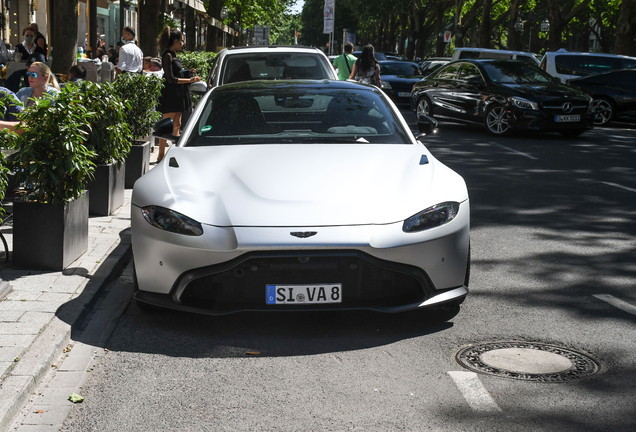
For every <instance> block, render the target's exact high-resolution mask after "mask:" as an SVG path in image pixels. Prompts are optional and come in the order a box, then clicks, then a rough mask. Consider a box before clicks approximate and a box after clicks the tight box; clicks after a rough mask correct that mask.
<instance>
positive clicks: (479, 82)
mask: <svg viewBox="0 0 636 432" xmlns="http://www.w3.org/2000/svg"><path fill="white" fill-rule="evenodd" d="M466 84H468V85H469V86H471V87H483V86H484V85H485V83H484V80H483V79H482V78H481V77H480V76H473V77H470V78H468V79H467V80H466Z"/></svg>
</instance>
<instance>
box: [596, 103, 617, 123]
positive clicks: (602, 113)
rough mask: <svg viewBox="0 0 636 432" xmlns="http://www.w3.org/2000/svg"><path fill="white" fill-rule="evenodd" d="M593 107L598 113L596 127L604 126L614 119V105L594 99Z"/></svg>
mask: <svg viewBox="0 0 636 432" xmlns="http://www.w3.org/2000/svg"><path fill="white" fill-rule="evenodd" d="M592 106H593V107H594V111H595V112H596V114H595V115H594V124H595V125H597V126H599V125H604V124H605V123H608V122H609V121H610V119H611V118H612V104H610V103H609V102H608V101H606V100H604V99H594V100H593V101H592Z"/></svg>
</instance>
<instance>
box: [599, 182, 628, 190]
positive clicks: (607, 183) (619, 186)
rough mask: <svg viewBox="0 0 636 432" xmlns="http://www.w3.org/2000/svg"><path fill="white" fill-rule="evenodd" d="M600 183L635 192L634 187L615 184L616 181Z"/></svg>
mask: <svg viewBox="0 0 636 432" xmlns="http://www.w3.org/2000/svg"><path fill="white" fill-rule="evenodd" d="M601 183H603V184H606V185H608V186H614V187H617V188H621V189H625V190H627V191H630V192H636V189H632V188H630V187H627V186H623V185H619V184H616V183H610V182H601Z"/></svg>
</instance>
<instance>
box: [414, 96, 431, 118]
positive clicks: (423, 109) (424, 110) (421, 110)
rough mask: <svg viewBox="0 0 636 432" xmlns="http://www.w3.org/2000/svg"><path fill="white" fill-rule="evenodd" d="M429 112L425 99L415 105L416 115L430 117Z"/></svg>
mask: <svg viewBox="0 0 636 432" xmlns="http://www.w3.org/2000/svg"><path fill="white" fill-rule="evenodd" d="M429 112H430V107H429V106H428V101H427V100H426V99H422V100H421V101H419V102H418V104H417V115H418V116H420V115H422V114H424V115H430V114H429Z"/></svg>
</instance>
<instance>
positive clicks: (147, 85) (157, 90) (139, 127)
mask: <svg viewBox="0 0 636 432" xmlns="http://www.w3.org/2000/svg"><path fill="white" fill-rule="evenodd" d="M162 81H163V80H162V79H161V78H159V77H157V76H155V75H148V76H146V75H143V74H123V75H120V76H119V77H118V78H117V80H116V81H115V83H114V84H113V90H114V92H115V94H116V95H117V96H118V97H119V98H120V99H121V100H122V101H123V102H124V105H125V110H124V118H125V120H126V123H128V125H129V126H130V132H131V133H132V139H133V143H132V144H133V145H132V147H131V150H130V153H129V154H128V157H127V159H126V189H131V188H132V187H133V185H134V184H135V182H136V181H137V179H138V178H139V177H141V176H142V175H144V174H145V173H147V172H148V170H149V169H150V141H148V140H146V139H145V138H146V137H148V136H149V135H150V130H151V128H152V126H153V125H154V124H155V122H156V121H158V120H159V119H160V118H161V114H160V113H159V112H158V111H157V110H156V107H157V106H158V105H159V98H160V96H161V88H162V87H163V83H162Z"/></svg>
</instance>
